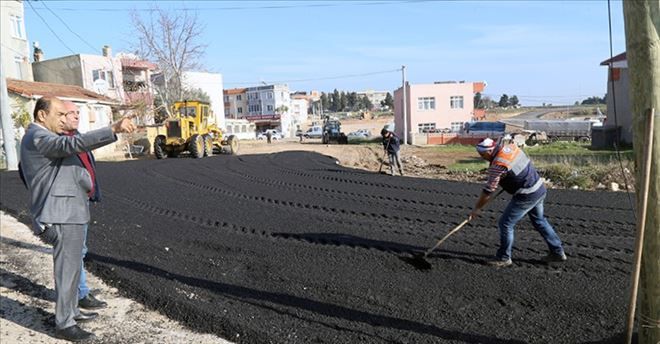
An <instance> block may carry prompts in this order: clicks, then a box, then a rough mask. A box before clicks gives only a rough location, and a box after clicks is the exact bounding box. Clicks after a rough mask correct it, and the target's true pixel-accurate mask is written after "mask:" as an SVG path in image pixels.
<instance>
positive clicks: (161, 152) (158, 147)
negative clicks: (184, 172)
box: [154, 135, 167, 159]
mask: <svg viewBox="0 0 660 344" xmlns="http://www.w3.org/2000/svg"><path fill="white" fill-rule="evenodd" d="M164 146H165V136H163V135H158V136H156V138H155V139H154V155H155V156H156V159H165V158H167V154H166V153H165V149H164V148H163V147H164Z"/></svg>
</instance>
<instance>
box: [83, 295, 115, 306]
mask: <svg viewBox="0 0 660 344" xmlns="http://www.w3.org/2000/svg"><path fill="white" fill-rule="evenodd" d="M107 306H108V303H107V302H105V301H101V300H99V299H97V298H96V297H94V295H92V294H87V296H85V297H84V298H82V299H80V300H79V301H78V307H80V308H84V309H100V308H105V307H107Z"/></svg>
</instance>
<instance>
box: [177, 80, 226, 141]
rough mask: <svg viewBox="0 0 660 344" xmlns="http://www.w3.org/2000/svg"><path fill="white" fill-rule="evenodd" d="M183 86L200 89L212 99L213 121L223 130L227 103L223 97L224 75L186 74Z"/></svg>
mask: <svg viewBox="0 0 660 344" xmlns="http://www.w3.org/2000/svg"><path fill="white" fill-rule="evenodd" d="M183 84H184V85H185V87H189V88H199V89H201V90H202V91H204V92H206V94H208V96H209V98H211V110H212V111H213V119H212V120H213V121H214V122H215V124H216V125H217V126H219V127H221V128H224V127H225V102H224V96H223V90H224V88H223V84H222V74H220V73H205V72H184V74H183Z"/></svg>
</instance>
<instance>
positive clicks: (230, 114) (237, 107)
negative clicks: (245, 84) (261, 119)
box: [223, 88, 248, 119]
mask: <svg viewBox="0 0 660 344" xmlns="http://www.w3.org/2000/svg"><path fill="white" fill-rule="evenodd" d="M223 95H224V98H225V99H224V100H225V117H226V118H228V119H240V118H244V117H245V116H246V115H247V109H248V101H247V88H230V89H228V90H224V91H223Z"/></svg>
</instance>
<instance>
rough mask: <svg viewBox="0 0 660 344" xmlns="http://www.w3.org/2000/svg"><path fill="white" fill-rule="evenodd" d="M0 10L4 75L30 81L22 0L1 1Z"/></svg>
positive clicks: (28, 54) (0, 51)
mask: <svg viewBox="0 0 660 344" xmlns="http://www.w3.org/2000/svg"><path fill="white" fill-rule="evenodd" d="M0 6H2V10H0V43H2V46H0V48H1V49H2V50H0V56H1V57H2V58H0V60H2V61H1V63H2V70H3V71H4V73H5V77H7V78H12V79H16V80H26V81H32V80H34V79H33V78H32V68H31V67H30V45H29V44H28V39H27V34H26V33H25V16H24V10H23V2H22V1H16V0H10V1H2V4H0Z"/></svg>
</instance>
